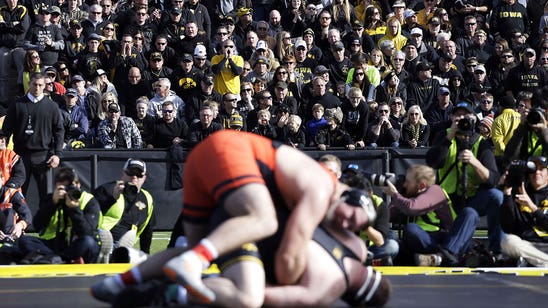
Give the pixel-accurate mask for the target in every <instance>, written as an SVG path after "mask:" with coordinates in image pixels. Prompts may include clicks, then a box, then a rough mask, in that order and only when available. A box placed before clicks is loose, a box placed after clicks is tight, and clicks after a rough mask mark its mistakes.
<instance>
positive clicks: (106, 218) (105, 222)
mask: <svg viewBox="0 0 548 308" xmlns="http://www.w3.org/2000/svg"><path fill="white" fill-rule="evenodd" d="M141 191H142V192H143V194H144V195H145V198H146V199H147V208H148V213H147V219H146V221H145V223H144V224H142V225H141V226H139V227H138V228H137V236H139V235H141V233H143V230H144V229H145V227H146V226H147V225H148V222H149V221H150V217H152V210H153V209H154V203H153V200H152V196H151V195H150V193H149V192H148V191H146V190H144V189H142V188H141ZM125 207H126V201H125V198H124V195H123V194H120V196H119V197H118V200H116V202H115V203H114V204H113V205H112V206H111V207H110V208H109V209H108V211H107V212H106V213H105V214H104V215H103V217H102V219H101V220H100V221H99V229H104V230H109V231H110V230H111V229H112V228H113V227H114V226H116V224H118V222H119V221H120V219H121V218H122V215H123V214H124V209H125Z"/></svg>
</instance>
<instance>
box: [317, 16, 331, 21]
mask: <svg viewBox="0 0 548 308" xmlns="http://www.w3.org/2000/svg"><path fill="white" fill-rule="evenodd" d="M320 18H321V19H323V20H329V19H331V17H326V16H322V17H320Z"/></svg>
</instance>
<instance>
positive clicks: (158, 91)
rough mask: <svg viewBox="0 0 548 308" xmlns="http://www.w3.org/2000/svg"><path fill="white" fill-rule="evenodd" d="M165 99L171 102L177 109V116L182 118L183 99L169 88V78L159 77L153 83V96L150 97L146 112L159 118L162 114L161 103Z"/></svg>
mask: <svg viewBox="0 0 548 308" xmlns="http://www.w3.org/2000/svg"><path fill="white" fill-rule="evenodd" d="M167 101H170V102H172V103H173V105H174V106H175V108H176V109H177V113H178V117H179V118H181V119H184V116H185V109H184V108H185V103H184V101H183V100H182V99H181V98H180V97H179V96H177V95H176V94H175V92H173V91H172V90H171V81H169V79H167V78H160V79H158V81H156V83H155V84H154V96H153V97H152V98H151V99H150V107H149V109H148V114H150V115H151V116H153V117H156V118H161V117H162V116H163V113H162V108H163V107H162V104H163V103H164V102H167Z"/></svg>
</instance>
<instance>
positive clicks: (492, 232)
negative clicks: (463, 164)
mask: <svg viewBox="0 0 548 308" xmlns="http://www.w3.org/2000/svg"><path fill="white" fill-rule="evenodd" d="M503 197H504V196H503V194H502V191H500V190H498V189H496V188H491V189H480V190H478V192H477V194H476V196H474V197H473V198H471V199H468V200H467V202H466V206H469V207H471V208H473V209H475V210H476V211H477V212H478V214H479V216H480V217H481V216H487V234H488V237H489V250H490V251H492V252H493V253H495V254H498V253H500V252H501V249H500V241H501V239H502V236H503V232H502V229H501V227H500V213H499V211H500V206H501V205H502V201H503Z"/></svg>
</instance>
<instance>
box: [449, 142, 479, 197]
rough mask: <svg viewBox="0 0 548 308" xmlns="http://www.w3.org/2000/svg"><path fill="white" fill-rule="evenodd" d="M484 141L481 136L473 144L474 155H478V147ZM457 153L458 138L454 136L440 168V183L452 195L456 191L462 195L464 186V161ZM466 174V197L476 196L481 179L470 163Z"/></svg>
mask: <svg viewBox="0 0 548 308" xmlns="http://www.w3.org/2000/svg"><path fill="white" fill-rule="evenodd" d="M482 141H483V137H481V136H479V137H478V138H477V140H476V141H475V142H474V144H473V145H472V148H471V149H470V150H471V151H472V153H474V157H478V149H479V145H480V143H481V142H482ZM457 155H458V152H457V140H456V138H453V140H451V145H450V146H449V152H448V154H447V158H446V159H445V164H444V165H443V167H442V168H440V169H439V170H438V180H439V185H440V186H441V188H443V190H444V191H445V193H446V194H449V195H451V194H454V193H456V194H457V195H459V196H462V195H463V192H462V187H460V186H461V180H460V179H461V177H462V175H461V173H462V163H461V162H459V161H458V159H457ZM466 174H467V176H468V181H467V185H466V189H467V191H466V197H470V196H474V195H476V192H477V190H478V187H479V185H480V184H481V181H480V179H479V178H478V177H477V175H476V172H475V171H474V168H472V167H471V166H470V165H468V166H466Z"/></svg>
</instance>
